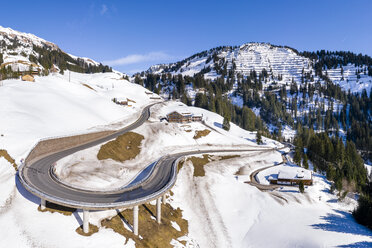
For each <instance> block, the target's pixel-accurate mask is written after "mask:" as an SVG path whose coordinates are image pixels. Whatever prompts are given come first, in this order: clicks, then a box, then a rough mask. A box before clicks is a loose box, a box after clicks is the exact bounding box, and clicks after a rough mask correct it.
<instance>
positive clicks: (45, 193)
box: [18, 105, 274, 210]
mask: <svg viewBox="0 0 372 248" xmlns="http://www.w3.org/2000/svg"><path fill="white" fill-rule="evenodd" d="M151 106H152V105H150V106H147V107H145V108H144V109H143V111H142V113H141V116H140V117H139V118H138V120H137V121H136V122H134V123H133V124H131V125H129V126H127V127H125V128H123V129H120V130H119V131H117V132H116V133H114V134H111V135H109V136H107V137H104V138H100V139H98V140H95V141H92V142H89V143H86V144H83V145H80V146H77V147H73V148H70V149H67V150H64V151H59V152H55V153H53V154H49V155H47V156H45V157H42V158H38V159H36V160H34V161H33V162H32V163H30V164H26V165H24V166H22V167H21V168H20V170H19V172H18V176H19V179H20V182H21V183H22V185H23V186H24V187H25V188H26V189H27V190H28V191H30V192H31V193H32V194H34V195H36V196H38V197H40V198H42V199H45V200H47V201H50V202H53V203H56V204H59V205H63V206H68V207H73V208H79V209H87V210H104V209H119V208H127V207H132V206H135V205H139V204H143V203H146V202H149V201H151V200H154V199H156V198H158V197H160V196H161V195H163V194H165V193H166V192H167V191H168V190H169V189H170V188H171V187H172V186H173V185H174V184H175V182H176V177H177V164H178V160H179V159H180V158H182V157H184V156H187V155H192V154H201V153H213V152H243V151H257V150H268V151H269V150H274V149H272V148H263V149H239V150H236V149H234V150H232V149H231V150H228V149H227V150H212V149H211V150H203V151H201V150H197V151H189V152H183V153H176V154H172V155H167V156H164V157H162V158H160V159H159V161H158V163H157V164H156V165H155V167H154V169H153V171H152V172H151V174H150V176H149V177H148V178H147V179H146V180H144V181H143V182H141V183H140V184H138V185H136V186H134V187H131V188H129V189H127V188H124V189H121V190H119V191H114V192H113V191H110V192H93V191H86V190H79V189H76V188H72V187H66V185H64V184H62V183H60V182H58V180H55V178H54V177H53V176H52V175H51V167H52V165H53V164H54V163H55V162H56V161H58V160H60V159H61V158H63V157H66V156H68V155H70V154H73V153H75V152H77V151H80V150H84V149H87V148H89V147H92V146H96V145H99V144H101V143H104V142H107V141H109V140H112V139H115V138H116V137H118V136H119V135H122V134H124V133H126V132H129V131H131V130H133V129H135V128H137V127H139V126H141V125H142V124H143V123H144V122H145V121H146V120H147V119H148V118H149V116H150V107H151Z"/></svg>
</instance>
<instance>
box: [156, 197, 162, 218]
mask: <svg viewBox="0 0 372 248" xmlns="http://www.w3.org/2000/svg"><path fill="white" fill-rule="evenodd" d="M156 220H157V222H158V224H160V223H161V197H159V198H158V199H156Z"/></svg>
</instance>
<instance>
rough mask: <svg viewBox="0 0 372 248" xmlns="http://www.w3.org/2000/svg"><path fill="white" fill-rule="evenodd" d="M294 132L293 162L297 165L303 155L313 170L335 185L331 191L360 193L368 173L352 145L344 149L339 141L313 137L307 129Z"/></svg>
mask: <svg viewBox="0 0 372 248" xmlns="http://www.w3.org/2000/svg"><path fill="white" fill-rule="evenodd" d="M297 131H298V132H297V136H296V138H295V141H294V144H295V146H296V149H295V155H294V160H295V162H297V163H299V164H300V163H301V158H302V159H303V157H304V155H305V154H306V155H307V158H309V159H310V160H311V161H312V162H313V165H314V169H315V170H320V171H324V172H326V175H327V179H328V180H332V181H334V188H335V189H337V190H338V191H341V190H346V191H349V192H355V191H358V192H362V191H363V188H364V187H365V185H366V184H367V182H368V178H367V170H366V168H365V167H364V162H363V159H362V158H361V156H360V155H359V153H358V151H357V149H356V147H355V144H354V143H353V142H352V141H347V142H346V145H344V143H343V141H342V139H341V138H340V137H337V136H333V137H329V135H328V134H327V133H325V132H322V133H315V132H314V130H313V129H308V128H299V129H298V130H297ZM305 148H306V153H305V152H304V151H305Z"/></svg>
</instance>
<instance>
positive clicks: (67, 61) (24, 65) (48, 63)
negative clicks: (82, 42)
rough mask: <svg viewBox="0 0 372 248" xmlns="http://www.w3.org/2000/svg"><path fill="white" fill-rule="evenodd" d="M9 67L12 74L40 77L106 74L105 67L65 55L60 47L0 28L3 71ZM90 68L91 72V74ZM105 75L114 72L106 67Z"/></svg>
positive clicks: (85, 59)
mask: <svg viewBox="0 0 372 248" xmlns="http://www.w3.org/2000/svg"><path fill="white" fill-rule="evenodd" d="M6 67H10V68H11V69H12V71H21V72H22V71H29V70H30V69H31V70H33V71H35V72H39V73H41V72H42V71H43V70H49V69H51V68H53V67H54V68H55V69H56V71H59V70H60V69H62V70H64V69H70V70H74V71H80V72H98V71H103V70H101V69H100V68H99V67H104V66H103V65H102V64H100V63H98V62H96V61H94V60H92V59H90V58H82V57H77V56H74V55H71V54H68V53H66V52H64V51H62V50H61V49H60V48H59V47H58V45H56V44H54V43H52V42H49V41H46V40H44V39H42V38H39V37H37V36H35V35H33V34H29V33H22V32H19V31H16V30H13V29H11V28H4V27H2V26H0V68H6ZM89 67H91V71H89ZM105 69H106V71H111V69H110V68H108V67H107V66H106V67H105Z"/></svg>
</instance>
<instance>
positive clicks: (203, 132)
mask: <svg viewBox="0 0 372 248" xmlns="http://www.w3.org/2000/svg"><path fill="white" fill-rule="evenodd" d="M210 132H211V130H208V129H204V130H200V131H195V135H194V139H199V138H201V137H205V136H207V135H208V134H209V133H210Z"/></svg>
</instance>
